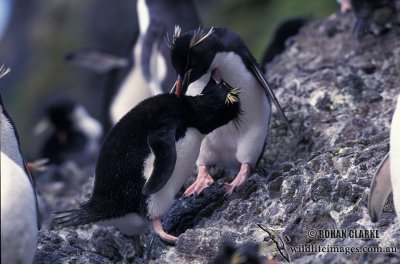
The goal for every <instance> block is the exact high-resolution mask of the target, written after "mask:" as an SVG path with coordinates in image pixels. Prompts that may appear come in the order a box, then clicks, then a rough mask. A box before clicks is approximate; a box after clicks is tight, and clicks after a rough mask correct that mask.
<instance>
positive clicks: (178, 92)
mask: <svg viewBox="0 0 400 264" xmlns="http://www.w3.org/2000/svg"><path fill="white" fill-rule="evenodd" d="M174 89H175V94H176V95H177V96H178V97H180V96H181V94H182V77H181V76H180V75H178V79H177V80H176V82H175V85H174V88H172V90H174Z"/></svg>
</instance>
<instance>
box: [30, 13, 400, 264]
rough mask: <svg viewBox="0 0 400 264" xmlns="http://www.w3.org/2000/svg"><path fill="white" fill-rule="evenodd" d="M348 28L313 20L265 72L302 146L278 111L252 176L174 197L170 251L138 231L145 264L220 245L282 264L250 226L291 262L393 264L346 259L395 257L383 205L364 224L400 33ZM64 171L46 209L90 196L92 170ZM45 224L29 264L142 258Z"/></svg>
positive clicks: (109, 238)
mask: <svg viewBox="0 0 400 264" xmlns="http://www.w3.org/2000/svg"><path fill="white" fill-rule="evenodd" d="M352 23H353V16H352V15H351V14H337V15H336V16H335V17H331V18H329V19H326V20H323V21H319V22H315V23H312V24H310V25H308V26H307V27H306V28H304V29H303V30H302V31H301V33H300V34H299V35H298V36H297V37H296V38H295V40H294V41H293V43H292V44H291V45H290V46H289V47H288V48H287V50H286V51H285V52H284V53H283V54H282V55H281V56H279V57H277V58H275V60H274V61H273V62H272V63H271V64H269V65H267V71H268V74H267V76H268V79H269V80H270V82H271V84H272V86H273V87H274V88H275V91H276V95H277V97H278V98H279V100H280V102H281V104H282V106H283V107H284V109H285V112H286V114H287V116H288V118H289V120H290V121H291V122H292V124H293V125H294V127H295V130H297V131H298V134H299V138H298V139H295V138H293V137H291V136H290V134H289V132H288V130H287V128H286V127H285V124H284V123H283V121H282V119H281V118H280V117H279V114H277V113H274V117H273V119H272V122H271V126H270V131H271V133H270V136H269V139H268V142H267V146H266V151H265V154H264V156H263V158H262V160H261V162H260V164H259V166H258V168H257V169H256V171H255V172H254V174H253V175H252V176H251V177H250V179H249V180H248V181H247V182H246V183H245V184H244V185H242V186H241V187H239V188H238V189H237V190H236V191H235V192H234V193H233V194H232V195H231V196H230V197H224V190H223V187H222V181H227V178H225V179H220V180H218V182H217V183H215V184H214V185H213V186H211V187H210V188H209V189H206V190H205V191H204V193H203V194H201V195H200V196H198V197H188V198H179V197H180V196H178V198H179V199H177V201H176V202H175V204H174V205H173V207H172V208H171V210H170V212H169V215H168V216H166V217H165V219H164V225H165V228H166V229H167V230H168V231H169V232H171V233H173V234H176V235H179V239H178V241H177V244H176V246H169V245H165V244H164V243H162V242H161V241H160V240H159V239H158V238H154V240H153V243H151V244H152V246H151V248H150V246H149V245H150V240H151V238H152V236H151V235H148V234H146V235H144V236H143V242H144V243H145V244H146V248H145V251H146V252H147V253H149V255H150V257H149V260H150V263H208V262H209V261H211V260H212V259H213V258H214V257H215V256H216V255H217V253H218V251H219V248H220V245H221V244H222V243H223V242H224V241H227V240H229V241H232V242H234V243H236V244H243V243H246V242H254V243H258V244H259V245H260V254H261V255H264V256H267V257H269V258H275V259H277V260H278V261H280V262H282V263H284V262H285V260H284V259H283V258H282V256H281V255H280V254H279V252H278V250H277V248H276V245H275V243H274V242H273V241H272V239H268V238H267V239H265V241H264V238H265V237H268V234H267V233H266V232H264V231H263V230H262V229H260V228H259V227H258V226H257V224H264V225H266V226H268V227H269V228H270V229H271V230H274V231H276V232H277V233H278V234H280V236H281V237H282V238H283V239H284V241H285V244H286V249H287V251H288V254H289V255H290V257H291V260H292V263H385V264H389V263H400V253H352V254H346V253H345V252H343V250H351V247H357V248H359V249H367V248H365V247H370V248H373V247H376V246H380V247H383V249H386V247H397V250H398V251H399V250H400V224H399V219H397V218H396V217H395V213H394V209H393V202H392V201H391V199H389V201H388V203H387V204H386V206H385V209H384V213H383V214H382V216H381V218H380V219H379V222H377V223H372V222H371V221H370V218H369V216H368V212H367V200H368V193H369V185H370V182H371V179H372V177H373V175H374V173H375V171H376V168H377V166H378V164H379V163H380V161H381V159H382V158H383V156H384V155H385V154H386V153H387V151H388V149H389V128H390V120H391V116H392V114H393V111H394V107H395V102H396V99H397V95H398V94H399V93H400V88H399V84H400V29H399V27H398V26H396V27H394V28H392V30H390V31H389V32H387V33H385V34H384V35H382V36H379V37H378V36H374V35H367V36H365V37H364V39H362V41H361V42H358V41H357V40H356V39H355V38H353V37H351V36H350V34H349V32H350V28H351V25H352ZM72 167H73V166H72ZM72 167H71V166H70V165H68V166H66V165H65V166H62V167H60V168H55V169H54V170H55V171H56V172H57V173H55V171H52V172H48V174H51V175H52V176H51V177H50V176H48V177H47V178H46V177H44V178H43V180H40V179H39V180H38V181H39V188H40V189H41V190H42V195H43V197H44V199H45V201H46V202H47V204H48V208H47V211H50V210H66V209H70V208H74V207H76V206H77V205H78V203H79V202H80V201H82V200H84V199H86V198H88V195H89V194H90V191H91V187H92V185H93V177H92V175H93V168H92V167H89V168H85V169H79V168H74V169H71V168H72ZM54 175H58V176H57V177H56V178H54V177H53V176H54ZM45 178H46V180H45ZM49 178H51V179H52V180H51V181H49V180H48V179H49ZM83 183H85V184H83ZM82 186H83V188H82ZM48 219H49V220H48V221H47V225H46V226H45V227H44V228H43V229H42V230H41V231H40V235H39V245H38V251H37V254H36V263H130V262H133V263H143V262H145V261H144V259H142V258H138V257H137V256H136V254H135V251H134V248H133V246H132V244H131V240H130V239H129V238H127V237H125V236H124V235H123V234H121V233H120V232H119V231H117V230H115V229H113V228H104V227H100V226H97V225H88V226H82V227H79V228H65V229H62V230H59V229H56V228H54V227H53V226H52V225H51V216H49V218H48ZM325 229H337V230H378V231H377V232H378V236H379V237H377V238H349V237H347V238H344V237H342V238H334V237H327V238H325V237H320V236H319V235H320V234H319V230H325ZM314 231H316V232H317V233H316V234H317V236H316V237H312V236H313V234H314V233H313V232H314ZM302 245H308V247H310V245H314V247H318V246H320V247H327V248H328V249H329V250H333V249H332V246H336V247H339V248H338V250H339V251H340V250H342V253H340V252H336V253H324V252H319V253H317V252H314V253H311V252H293V251H292V250H291V249H290V247H296V249H298V248H299V247H300V248H301V246H302ZM345 247H347V248H345ZM149 248H150V249H149ZM325 250H326V249H325Z"/></svg>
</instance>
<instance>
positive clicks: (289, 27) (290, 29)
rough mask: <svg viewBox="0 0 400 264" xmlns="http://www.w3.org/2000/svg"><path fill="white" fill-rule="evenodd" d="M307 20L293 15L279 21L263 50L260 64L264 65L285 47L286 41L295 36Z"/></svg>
mask: <svg viewBox="0 0 400 264" xmlns="http://www.w3.org/2000/svg"><path fill="white" fill-rule="evenodd" d="M308 21H309V20H308V19H307V18H305V17H293V18H289V19H287V20H285V21H283V22H282V23H280V24H279V26H278V27H277V28H276V30H275V33H274V36H273V38H272V41H271V42H270V43H269V45H268V47H267V50H266V51H265V54H264V56H263V59H262V60H261V65H262V66H263V67H265V64H267V63H269V62H271V61H272V60H273V59H274V57H275V56H276V55H278V54H280V53H282V51H284V50H285V48H286V42H287V41H288V40H289V39H290V38H292V37H294V36H296V35H297V33H299V31H300V29H301V28H302V27H303V26H304V25H305V24H307V23H308Z"/></svg>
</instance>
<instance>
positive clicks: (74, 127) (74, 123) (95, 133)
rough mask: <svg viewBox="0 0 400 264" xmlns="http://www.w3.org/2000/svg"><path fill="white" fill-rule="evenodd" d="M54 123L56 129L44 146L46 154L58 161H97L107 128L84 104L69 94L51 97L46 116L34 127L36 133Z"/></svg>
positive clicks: (42, 150)
mask: <svg viewBox="0 0 400 264" xmlns="http://www.w3.org/2000/svg"><path fill="white" fill-rule="evenodd" d="M51 126H52V127H53V131H52V133H51V135H50V136H49V137H48V138H47V139H46V141H45V143H44V145H43V147H42V149H41V156H42V157H45V158H48V159H49V160H50V162H51V163H55V164H61V163H62V162H64V161H66V160H74V161H76V162H78V163H88V162H90V161H94V160H95V157H96V154H97V152H98V149H99V144H100V139H101V137H102V134H103V129H102V127H101V125H100V123H99V122H98V121H97V120H96V119H94V118H93V117H91V116H90V115H89V113H88V112H87V111H86V109H85V108H84V107H83V106H82V105H80V104H78V103H76V102H74V101H73V100H72V99H70V98H68V97H65V96H61V97H56V98H51V100H50V102H49V103H48V105H47V106H46V107H45V117H44V118H43V119H42V120H41V121H39V123H38V124H37V125H36V127H35V129H34V130H35V134H41V133H43V132H44V131H45V130H47V129H49V128H50V127H51Z"/></svg>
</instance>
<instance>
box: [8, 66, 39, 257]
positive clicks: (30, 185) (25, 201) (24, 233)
mask: <svg viewBox="0 0 400 264" xmlns="http://www.w3.org/2000/svg"><path fill="white" fill-rule="evenodd" d="M8 71H9V70H8V69H5V68H4V67H1V68H0V78H1V77H2V76H4V75H5V74H7V72H8ZM0 120H1V131H0V132H1V263H11V264H14V263H15V264H16V263H18V264H21V263H22V264H25V263H26V264H30V263H32V261H33V258H34V255H35V251H36V247H37V235H38V230H39V229H40V222H39V211H38V203H37V198H36V189H35V184H34V179H33V178H32V176H31V175H30V174H29V171H28V169H27V167H26V164H25V161H24V159H23V157H22V154H21V150H20V144H19V138H18V133H17V130H16V128H15V125H14V122H13V121H12V119H11V118H10V116H9V114H8V113H7V111H6V109H5V108H4V104H3V100H2V98H1V95H0Z"/></svg>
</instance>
